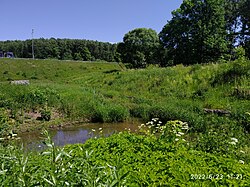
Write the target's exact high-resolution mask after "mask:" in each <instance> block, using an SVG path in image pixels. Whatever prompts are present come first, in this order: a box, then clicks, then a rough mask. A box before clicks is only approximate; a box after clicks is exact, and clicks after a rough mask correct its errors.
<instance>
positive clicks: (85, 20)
mask: <svg viewBox="0 0 250 187" xmlns="http://www.w3.org/2000/svg"><path fill="white" fill-rule="evenodd" d="M181 2H182V0H0V7H1V8H0V17H1V26H0V40H1V41H5V40H25V39H29V38H31V31H32V29H34V38H51V37H54V38H72V39H88V40H97V41H103V42H121V41H122V39H123V36H124V34H126V33H127V32H128V31H130V30H132V29H135V28H141V27H145V28H152V29H154V30H156V31H157V32H160V31H161V29H162V28H163V26H164V25H165V24H166V23H167V20H170V19H171V12H172V11H173V10H175V9H177V8H178V7H179V6H180V4H181Z"/></svg>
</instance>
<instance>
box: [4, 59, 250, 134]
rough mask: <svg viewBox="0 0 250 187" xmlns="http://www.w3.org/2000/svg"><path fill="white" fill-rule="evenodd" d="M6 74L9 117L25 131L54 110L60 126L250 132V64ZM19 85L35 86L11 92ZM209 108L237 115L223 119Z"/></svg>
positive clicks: (24, 68)
mask: <svg viewBox="0 0 250 187" xmlns="http://www.w3.org/2000/svg"><path fill="white" fill-rule="evenodd" d="M0 66H1V69H0V82H1V84H0V89H1V94H0V107H1V108H2V110H3V109H9V110H8V111H9V112H10V113H11V118H12V119H14V120H17V122H18V124H19V125H22V124H23V123H29V122H30V119H26V118H25V114H27V113H29V112H37V113H39V112H40V111H41V110H46V111H49V112H52V121H53V120H54V121H55V120H56V118H58V116H60V119H62V118H63V119H64V120H65V121H68V120H70V121H76V120H83V121H86V120H88V121H93V122H114V121H124V120H126V119H128V118H130V117H139V118H142V119H143V120H144V121H147V120H150V119H151V118H152V117H159V118H161V120H163V121H167V120H170V119H178V120H183V121H187V122H189V123H190V124H191V125H192V127H193V128H194V130H195V131H204V130H205V128H206V126H207V125H206V124H207V123H211V122H210V121H211V120H212V119H213V122H212V124H211V125H213V124H214V125H215V124H217V121H220V119H221V118H226V119H227V120H229V121H235V122H237V123H238V126H241V127H244V128H246V130H248V128H249V126H248V124H247V123H246V121H245V119H246V118H247V116H248V115H247V114H246V112H249V111H250V105H249V98H250V93H249V92H250V91H249V90H250V81H249V79H250V78H249V77H250V76H249V74H250V63H249V61H244V60H241V61H236V62H231V63H225V64H210V65H194V66H189V67H184V66H182V65H179V66H175V67H171V68H156V67H149V68H147V69H142V70H125V69H124V68H121V67H120V66H119V65H118V64H116V63H105V62H96V63H93V62H84V63H83V62H70V61H57V60H35V61H33V60H14V59H0ZM19 79H27V80H30V85H29V86H13V85H10V84H9V81H10V80H19ZM204 108H207V109H221V110H225V111H228V112H231V114H230V115H227V116H222V117H218V115H213V114H212V115H211V114H206V113H204ZM26 117H27V116H26ZM207 118H209V120H208V119H207ZM210 118H211V119H210ZM59 121H60V120H59ZM214 121H215V122H214ZM32 122H35V121H34V120H33V121H32ZM50 123H52V122H50ZM57 123H59V122H57Z"/></svg>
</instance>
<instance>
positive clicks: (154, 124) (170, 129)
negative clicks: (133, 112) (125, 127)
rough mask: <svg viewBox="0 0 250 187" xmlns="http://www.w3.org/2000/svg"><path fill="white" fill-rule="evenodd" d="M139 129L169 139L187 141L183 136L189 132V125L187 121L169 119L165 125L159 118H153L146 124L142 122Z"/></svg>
mask: <svg viewBox="0 0 250 187" xmlns="http://www.w3.org/2000/svg"><path fill="white" fill-rule="evenodd" d="M139 129H141V131H143V132H146V134H159V135H160V136H161V137H162V138H167V139H168V140H173V141H179V140H182V141H186V140H185V139H184V138H183V136H184V135H185V133H187V131H188V130H189V127H188V124H187V123H186V122H182V121H179V120H175V121H168V122H167V123H166V124H165V125H163V123H162V122H161V121H160V120H159V118H153V119H152V120H151V121H149V122H147V123H146V124H141V125H140V126H139ZM145 129H146V130H145Z"/></svg>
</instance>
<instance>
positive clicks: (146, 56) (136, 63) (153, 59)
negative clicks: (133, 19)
mask: <svg viewBox="0 0 250 187" xmlns="http://www.w3.org/2000/svg"><path fill="white" fill-rule="evenodd" d="M159 45H160V43H159V38H158V35H157V33H156V31H154V30H152V29H146V28H137V29H134V30H132V31H130V32H128V33H127V34H125V36H124V38H123V43H120V44H119V45H118V49H119V52H120V53H121V58H122V61H123V63H129V64H131V65H132V67H133V68H143V67H145V66H146V65H147V64H153V63H158V60H157V55H156V54H157V51H158V49H159Z"/></svg>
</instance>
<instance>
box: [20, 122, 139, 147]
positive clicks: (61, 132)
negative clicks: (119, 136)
mask: <svg viewBox="0 0 250 187" xmlns="http://www.w3.org/2000/svg"><path fill="white" fill-rule="evenodd" d="M139 125H140V122H139V121H132V122H131V121H130V122H124V123H85V124H80V125H75V126H68V127H63V128H57V129H48V132H49V134H50V136H51V138H52V140H53V142H54V143H55V145H56V146H64V145H66V144H76V143H84V142H85V141H86V140H88V139H89V138H94V137H98V136H100V135H102V136H109V135H111V134H113V133H116V132H121V131H125V130H128V129H130V130H131V132H136V131H137V130H138V126H139ZM19 137H20V138H21V143H22V145H23V146H24V149H28V150H38V151H39V150H43V149H44V148H45V145H44V144H43V143H42V141H43V140H44V139H45V137H44V136H43V135H42V132H41V131H32V132H27V133H22V134H19Z"/></svg>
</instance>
